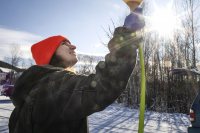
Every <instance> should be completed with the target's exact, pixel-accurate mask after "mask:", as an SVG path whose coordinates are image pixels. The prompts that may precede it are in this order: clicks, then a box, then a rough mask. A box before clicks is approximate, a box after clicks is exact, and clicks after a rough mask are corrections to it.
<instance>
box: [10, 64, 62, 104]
mask: <svg viewBox="0 0 200 133" xmlns="http://www.w3.org/2000/svg"><path fill="white" fill-rule="evenodd" d="M62 70H64V69H63V68H59V67H53V66H51V65H45V66H38V65H35V66H32V67H30V68H29V69H27V70H26V71H24V72H23V73H22V75H21V76H20V77H19V78H18V80H17V81H16V83H15V85H14V91H13V94H12V96H11V99H12V101H13V104H14V105H15V106H20V105H21V104H23V103H24V101H25V99H26V97H27V95H28V94H29V92H30V91H31V90H32V89H33V87H34V86H35V85H36V84H37V83H38V81H39V80H41V79H42V78H43V77H44V76H47V75H48V74H50V73H53V72H55V71H62Z"/></svg>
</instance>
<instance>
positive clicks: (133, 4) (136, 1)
mask: <svg viewBox="0 0 200 133" xmlns="http://www.w3.org/2000/svg"><path fill="white" fill-rule="evenodd" d="M123 1H124V2H125V3H126V4H127V5H128V6H129V8H130V9H131V11H134V10H135V9H136V8H137V7H138V6H139V5H140V3H141V2H142V0H123Z"/></svg>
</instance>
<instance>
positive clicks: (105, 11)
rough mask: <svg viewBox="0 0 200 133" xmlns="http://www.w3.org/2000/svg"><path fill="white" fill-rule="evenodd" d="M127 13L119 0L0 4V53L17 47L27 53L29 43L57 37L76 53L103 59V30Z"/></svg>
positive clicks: (41, 0)
mask: <svg viewBox="0 0 200 133" xmlns="http://www.w3.org/2000/svg"><path fill="white" fill-rule="evenodd" d="M127 13H128V8H127V6H126V5H125V4H124V3H123V1H121V0H59V1H58V0H33V1H31V0H17V1H16V0H1V1H0V20H1V21H0V31H1V32H0V35H3V36H2V37H0V43H1V44H2V45H1V47H0V49H1V48H2V47H5V46H6V45H7V44H8V43H9V44H10V43H12V44H20V45H22V46H21V47H24V49H26V52H27V53H28V51H27V50H28V49H29V48H30V45H31V44H32V43H35V42H37V41H39V40H41V39H44V38H46V37H49V36H52V35H58V34H59V35H64V36H66V37H68V38H69V39H70V41H71V42H72V43H73V44H75V45H76V46H77V51H78V52H81V53H87V54H97V55H105V54H106V53H107V52H108V51H107V48H106V47H105V46H103V45H101V42H102V41H103V42H105V43H107V42H108V38H107V37H106V34H105V32H104V30H103V28H105V29H106V30H107V29H108V26H109V25H111V26H112V24H111V19H113V21H114V22H115V23H116V25H119V24H120V23H121V24H122V23H123V21H122V20H123V17H125V16H126V14H127ZM102 27H103V28H102ZM2 32H4V33H2ZM7 32H8V33H7ZM9 32H10V33H12V34H13V36H10V37H11V38H10V37H8V36H9V35H10V34H9ZM5 33H7V35H8V36H6V35H5ZM27 34H29V37H27ZM15 35H16V36H20V35H21V37H20V38H18V39H17V37H16V36H15ZM22 36H23V37H22ZM3 37H4V38H3ZM25 37H27V38H25ZM5 39H7V40H5ZM29 39H30V40H29ZM12 40H13V41H12ZM25 47H26V48H25ZM22 49H23V48H22ZM1 51H2V50H1ZM29 52H30V51H29ZM5 54H6V53H5ZM26 55H27V54H26ZM27 56H28V55H27Z"/></svg>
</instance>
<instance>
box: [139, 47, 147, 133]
mask: <svg viewBox="0 0 200 133" xmlns="http://www.w3.org/2000/svg"><path fill="white" fill-rule="evenodd" d="M139 56H140V70H141V83H140V87H141V93H140V116H139V127H138V133H144V114H145V95H146V78H145V66H144V54H143V46H142V44H140V46H139Z"/></svg>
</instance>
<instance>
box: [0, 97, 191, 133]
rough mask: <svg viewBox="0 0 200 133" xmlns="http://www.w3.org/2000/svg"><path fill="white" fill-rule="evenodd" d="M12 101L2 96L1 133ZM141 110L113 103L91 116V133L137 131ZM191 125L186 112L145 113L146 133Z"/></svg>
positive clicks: (176, 131)
mask: <svg viewBox="0 0 200 133" xmlns="http://www.w3.org/2000/svg"><path fill="white" fill-rule="evenodd" d="M13 108H14V107H13V105H12V102H11V101H10V100H9V98H7V97H3V96H0V133H8V119H9V116H10V114H11V111H12V110H13ZM138 116H139V111H138V110H136V109H130V108H127V107H122V106H120V105H117V104H113V105H111V106H109V107H107V108H106V109H105V110H104V111H101V112H98V113H94V114H93V115H91V116H89V118H88V119H89V130H90V133H137V131H138ZM189 125H190V122H189V118H188V116H187V115H185V114H178V113H173V114H169V113H157V112H152V111H148V112H146V114H145V129H144V132H145V133H186V132H187V127H188V126H189Z"/></svg>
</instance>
